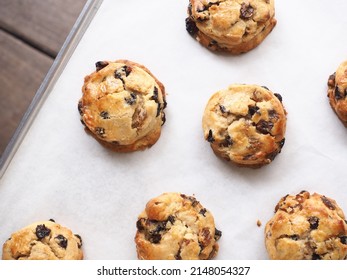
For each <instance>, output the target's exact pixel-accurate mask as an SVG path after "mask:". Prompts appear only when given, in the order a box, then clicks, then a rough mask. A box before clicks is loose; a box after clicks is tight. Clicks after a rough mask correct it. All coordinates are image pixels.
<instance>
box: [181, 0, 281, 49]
mask: <svg viewBox="0 0 347 280" xmlns="http://www.w3.org/2000/svg"><path fill="white" fill-rule="evenodd" d="M276 23H277V21H276V19H275V7H274V0H249V1H244V0H190V4H189V6H188V18H187V19H186V24H187V30H188V32H189V33H190V34H191V35H192V36H193V37H194V38H195V39H196V40H198V41H199V42H200V43H201V44H202V45H204V46H205V47H207V48H209V49H211V50H213V51H227V52H230V53H232V54H240V53H244V52H248V51H250V50H252V49H253V48H255V47H257V46H258V45H259V44H260V43H261V42H262V41H263V40H264V39H265V38H266V37H267V35H268V34H269V33H270V32H271V31H272V30H273V28H274V27H275V26H276Z"/></svg>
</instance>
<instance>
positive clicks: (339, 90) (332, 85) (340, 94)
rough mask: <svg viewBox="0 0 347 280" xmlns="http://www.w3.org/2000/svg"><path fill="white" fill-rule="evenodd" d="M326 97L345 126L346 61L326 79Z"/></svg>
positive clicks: (346, 107)
mask: <svg viewBox="0 0 347 280" xmlns="http://www.w3.org/2000/svg"><path fill="white" fill-rule="evenodd" d="M328 97H329V102H330V105H331V108H332V109H333V110H334V112H335V113H336V115H337V116H338V117H339V119H340V120H341V121H342V123H343V124H344V125H345V126H346V127H347V61H344V62H342V63H341V64H340V66H339V67H338V68H337V70H336V72H335V73H334V74H332V75H330V77H329V79H328Z"/></svg>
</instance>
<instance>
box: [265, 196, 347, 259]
mask: <svg viewBox="0 0 347 280" xmlns="http://www.w3.org/2000/svg"><path fill="white" fill-rule="evenodd" d="M265 245H266V249H267V252H268V254H269V257H270V259H276V260H319V259H322V260H343V259H346V258H347V221H346V220H345V215H344V213H343V211H342V209H341V208H340V207H339V206H338V205H337V203H336V201H335V200H333V199H331V198H328V197H326V196H324V195H321V194H317V193H313V194H310V193H309V192H307V191H302V192H301V193H299V194H297V195H287V196H285V197H283V198H281V200H280V201H279V202H278V204H277V206H276V208H275V215H274V216H273V218H272V219H271V220H270V221H269V222H268V223H267V224H266V227H265Z"/></svg>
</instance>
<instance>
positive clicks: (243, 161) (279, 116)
mask: <svg viewBox="0 0 347 280" xmlns="http://www.w3.org/2000/svg"><path fill="white" fill-rule="evenodd" d="M202 123H203V131H204V136H205V139H206V140H207V141H208V142H209V143H210V145H211V148H212V149H213V151H214V152H215V154H216V155H218V156H220V157H222V158H224V159H226V160H230V161H232V162H234V163H236V164H237V165H239V166H247V167H252V168H258V167H261V166H263V165H265V164H269V163H270V162H272V161H273V160H274V158H275V157H276V156H277V154H278V153H280V152H281V149H282V147H283V145H284V141H285V138H284V134H285V130H286V111H285V109H284V107H283V105H282V97H281V95H279V94H277V93H275V94H274V93H272V92H271V91H270V90H269V89H268V88H266V87H261V86H257V85H244V84H233V85H230V86H229V87H228V88H227V89H225V90H221V91H218V92H217V93H215V94H214V95H213V96H212V97H211V98H210V100H209V101H208V103H207V106H206V108H205V112H204V115H203V120H202Z"/></svg>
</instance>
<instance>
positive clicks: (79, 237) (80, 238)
mask: <svg viewBox="0 0 347 280" xmlns="http://www.w3.org/2000/svg"><path fill="white" fill-rule="evenodd" d="M75 236H76V237H77V238H78V239H79V240H80V243H79V244H78V248H81V247H82V237H81V236H80V235H79V234H75Z"/></svg>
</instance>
